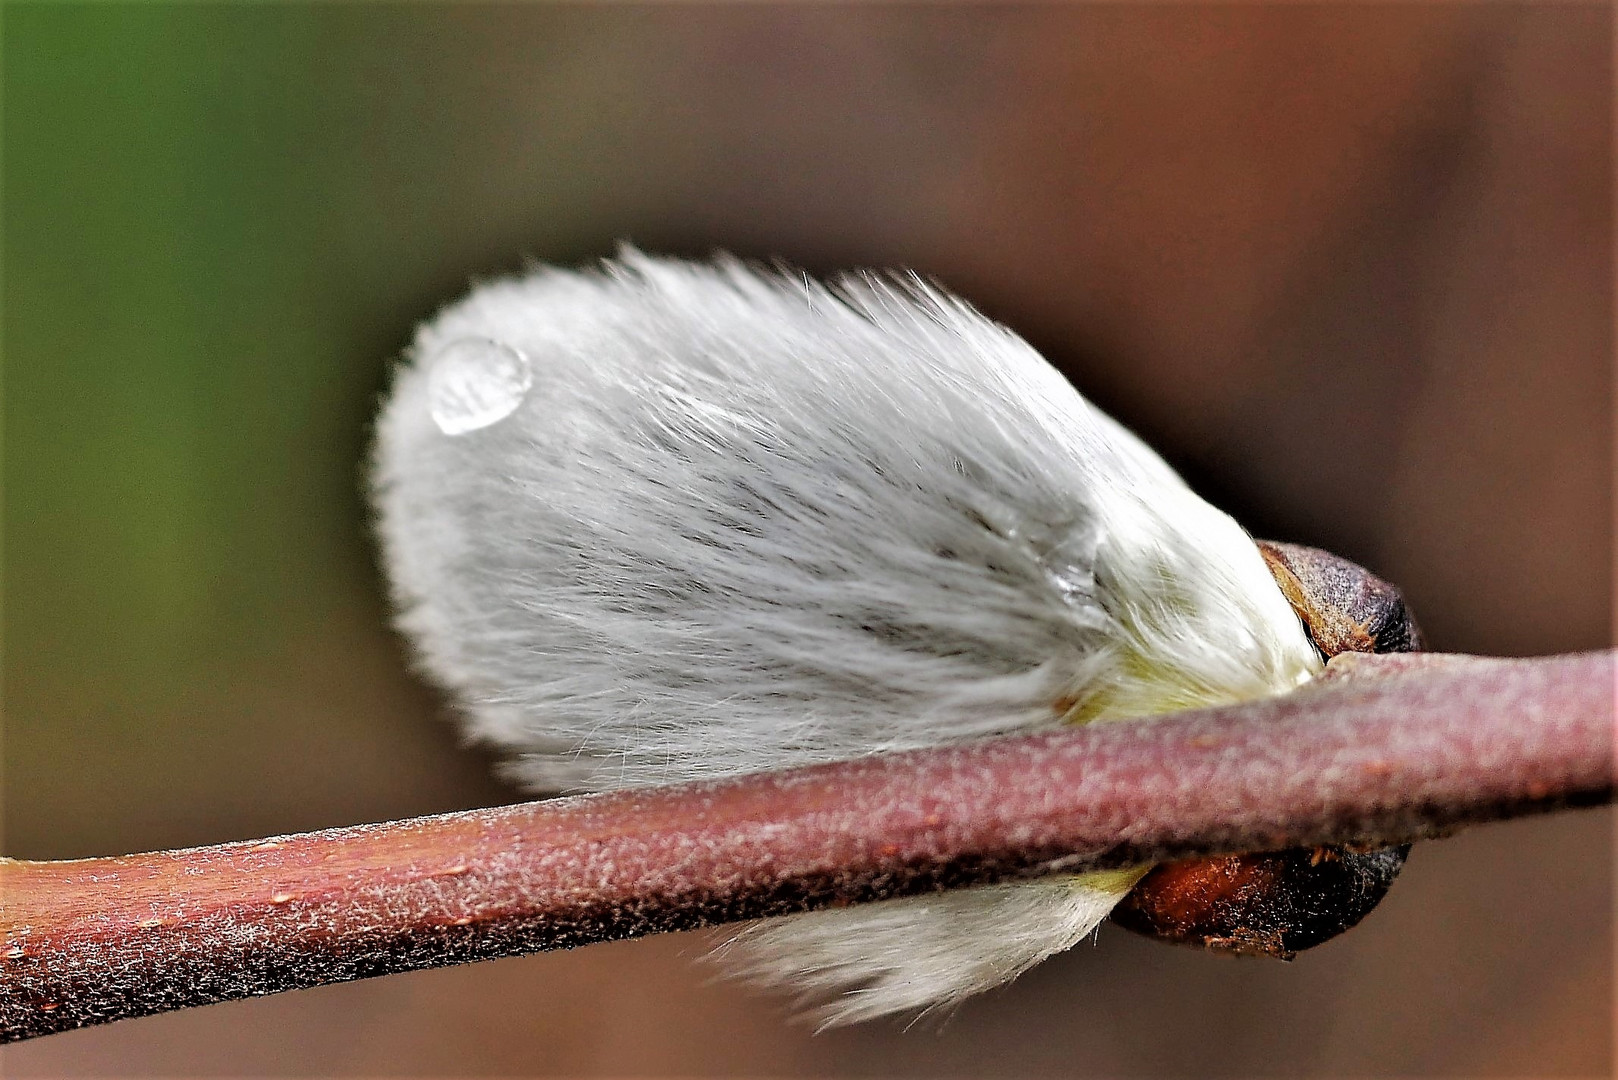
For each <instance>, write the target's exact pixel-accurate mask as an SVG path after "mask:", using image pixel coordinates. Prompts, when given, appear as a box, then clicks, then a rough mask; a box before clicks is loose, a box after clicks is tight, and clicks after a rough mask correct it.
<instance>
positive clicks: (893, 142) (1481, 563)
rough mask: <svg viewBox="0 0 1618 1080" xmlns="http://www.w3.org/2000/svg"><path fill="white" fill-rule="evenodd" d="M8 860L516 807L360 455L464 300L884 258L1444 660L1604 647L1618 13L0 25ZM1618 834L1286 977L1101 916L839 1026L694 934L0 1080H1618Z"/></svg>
mask: <svg viewBox="0 0 1618 1080" xmlns="http://www.w3.org/2000/svg"><path fill="white" fill-rule="evenodd" d="M0 18H3V34H4V46H3V57H0V59H3V64H4V84H3V92H4V114H3V123H4V128H3V145H0V150H3V157H4V234H3V250H0V255H3V271H4V320H3V346H4V356H5V368H4V522H3V524H4V545H5V546H4V586H5V591H4V632H5V655H4V671H3V675H4V695H5V699H4V706H5V715H4V719H5V726H4V759H3V765H4V804H3V811H4V822H3V824H4V853H5V854H7V855H11V856H17V857H25V858H46V857H51V858H58V857H72V856H81V855H92V854H110V853H116V852H121V851H128V850H136V849H149V848H155V847H167V846H176V845H188V844H201V843H209V842H214V841H220V840H227V839H240V838H247V837H253V836H260V835H266V834H270V833H276V832H286V831H294V830H302V829H309V828H316V827H321V826H327V825H337V824H347V823H353V822H359V821H372V820H380V819H384V818H390V817H398V816H403V815H408V814H416V813H424V812H430V811H437V810H445V809H452V808H457V807H467V806H477V805H487V804H490V803H494V802H500V801H509V800H512V799H516V798H519V797H521V793H520V792H517V791H515V790H512V789H509V788H507V787H504V786H502V785H501V784H500V783H498V782H497V781H496V780H495V779H493V778H491V775H490V772H489V766H490V764H491V762H490V760H489V759H488V758H487V757H486V756H484V755H483V754H481V753H479V752H477V751H468V750H464V749H461V748H459V747H458V745H457V740H456V736H455V734H454V732H453V730H452V729H451V727H450V725H449V724H447V723H446V722H445V717H444V710H443V707H442V703H441V702H440V700H439V699H438V698H437V696H436V695H435V694H434V693H433V692H432V691H430V690H429V689H427V688H425V687H423V686H421V685H419V684H418V683H417V682H416V681H415V680H414V679H412V678H411V676H410V674H409V671H408V658H407V655H406V653H405V650H404V649H403V647H402V645H401V642H400V641H398V640H397V639H396V638H395V637H394V636H393V635H392V634H391V633H390V632H389V630H388V628H387V620H388V615H387V611H386V609H385V605H384V604H383V602H382V599H381V589H380V585H379V582H378V578H377V574H376V570H375V566H374V555H373V551H372V548H371V545H370V540H369V535H368V530H367V524H366V509H365V505H364V499H363V492H362V488H363V478H364V459H365V455H366V452H367V443H368V438H369V436H368V425H369V423H370V416H371V414H372V412H373V410H374V407H375V403H376V400H377V395H378V394H379V393H380V391H381V389H382V387H383V386H384V385H385V382H386V377H387V371H388V368H389V365H390V363H391V362H392V359H393V358H394V357H395V356H396V355H397V354H398V352H399V350H400V349H401V348H402V347H403V345H404V344H405V342H406V341H408V339H409V335H410V333H411V331H412V328H413V326H414V324H415V323H416V322H418V321H419V320H421V319H422V318H424V317H426V316H428V315H429V314H431V313H432V311H433V310H434V309H435V308H436V307H437V306H438V305H440V304H443V303H445V302H447V301H449V300H451V299H454V298H455V297H456V296H457V295H458V294H460V293H461V292H463V291H464V290H465V289H466V287H467V286H468V284H469V282H471V281H472V280H474V279H476V278H478V277H483V276H488V275H491V274H495V273H502V272H510V271H514V270H518V269H520V268H521V267H522V265H523V264H524V262H525V261H526V260H531V259H538V260H546V261H564V262H574V261H578V260H581V259H586V258H592V257H596V256H599V255H603V254H607V253H609V252H610V251H611V250H612V248H613V246H614V244H615V243H616V241H618V240H619V239H633V240H634V241H635V242H637V243H639V244H640V245H641V246H643V247H645V248H647V249H648V250H656V251H668V252H674V253H683V254H693V255H699V254H703V253H705V252H708V251H710V250H712V249H714V248H727V249H730V250H734V251H738V252H740V253H743V254H746V255H750V256H758V257H781V258H785V259H788V260H790V261H792V262H795V263H798V264H800V265H804V266H807V267H809V268H810V269H813V270H830V269H835V268H838V267H843V266H850V265H905V266H913V267H915V268H917V269H920V270H922V271H924V272H926V273H930V274H933V275H936V276H938V277H939V278H940V279H942V280H943V281H944V282H945V283H947V284H949V285H950V286H952V287H953V288H955V289H956V290H957V291H960V292H962V293H963V294H965V295H967V296H968V297H970V298H971V299H973V300H974V301H975V302H977V303H979V304H980V305H981V306H982V307H983V308H984V309H985V310H987V311H988V312H989V313H990V314H992V315H994V316H995V317H997V318H1000V319H1002V320H1003V321H1006V322H1008V323H1009V324H1011V325H1012V326H1013V327H1015V328H1017V329H1018V330H1019V331H1020V332H1022V333H1024V334H1025V336H1027V337H1029V338H1030V340H1032V341H1033V342H1034V343H1035V344H1036V345H1037V346H1039V347H1040V348H1041V349H1042V350H1043V351H1044V352H1045V353H1046V355H1047V356H1049V357H1050V358H1051V359H1052V360H1053V362H1056V363H1057V364H1059V365H1060V366H1061V367H1063V369H1064V370H1065V371H1067V372H1068V373H1069V375H1070V376H1071V377H1072V378H1073V379H1074V381H1075V383H1076V384H1077V385H1078V386H1079V387H1080V388H1081V389H1082V390H1084V391H1085V392H1086V393H1087V394H1089V395H1090V396H1091V397H1093V398H1094V399H1096V400H1097V401H1098V402H1099V403H1100V404H1102V405H1103V406H1104V407H1106V408H1107V409H1109V410H1110V411H1112V412H1113V413H1114V414H1115V415H1117V416H1119V417H1120V418H1121V419H1123V420H1124V421H1125V422H1126V423H1128V424H1130V425H1131V426H1133V427H1135V428H1136V429H1137V430H1139V431H1140V432H1141V433H1142V434H1143V435H1145V436H1147V437H1148V438H1149V439H1150V440H1151V441H1152V442H1154V444H1156V445H1157V446H1159V448H1160V449H1162V450H1163V451H1164V452H1165V454H1166V455H1167V456H1168V457H1169V458H1170V459H1171V460H1172V461H1173V462H1174V463H1175V464H1176V465H1177V466H1178V467H1180V468H1181V469H1182V470H1183V471H1184V472H1185V473H1186V474H1187V476H1188V477H1189V478H1190V479H1191V480H1192V481H1193V482H1194V483H1195V485H1196V486H1198V487H1199V489H1201V490H1202V491H1203V492H1204V493H1205V494H1207V495H1208V496H1209V497H1210V498H1211V499H1213V500H1214V501H1215V502H1217V503H1219V504H1220V505H1222V506H1224V507H1225V508H1227V509H1229V510H1231V511H1232V512H1234V513H1235V514H1236V515H1237V516H1238V517H1239V518H1240V519H1241V520H1243V521H1244V522H1245V523H1246V524H1248V525H1249V527H1250V528H1252V529H1253V531H1254V532H1255V533H1258V534H1260V535H1268V536H1272V537H1275V538H1278V539H1290V540H1300V541H1304V542H1308V543H1315V544H1319V545H1321V546H1325V547H1330V548H1333V549H1334V550H1338V551H1340V552H1341V553H1342V554H1345V555H1348V556H1350V557H1353V558H1357V559H1359V560H1361V561H1363V562H1365V563H1366V564H1367V565H1369V566H1371V567H1373V568H1374V569H1376V570H1377V571H1379V572H1381V573H1383V574H1384V575H1386V576H1387V577H1389V578H1391V579H1392V580H1394V581H1396V582H1399V583H1400V584H1401V585H1403V586H1404V587H1405V589H1406V591H1407V593H1408V594H1409V595H1410V596H1411V598H1412V600H1413V602H1414V604H1415V606H1416V610H1417V612H1418V614H1419V615H1420V616H1421V618H1422V620H1423V622H1424V624H1425V625H1426V627H1427V629H1428V631H1429V636H1430V637H1431V638H1432V639H1433V641H1434V644H1435V646H1436V647H1438V648H1443V649H1451V650H1466V651H1478V652H1494V653H1506V654H1526V653H1539V652H1552V651H1561V650H1570V649H1580V648H1593V647H1598V646H1601V645H1604V644H1606V643H1607V642H1608V641H1609V640H1610V635H1611V614H1612V577H1611V566H1612V525H1613V499H1612V468H1613V465H1612V463H1613V445H1612V410H1613V404H1614V398H1613V375H1612V358H1613V357H1612V352H1613V350H1612V338H1613V310H1612V299H1611V298H1612V289H1613V273H1612V268H1613V263H1612V255H1613V251H1612V236H1613V221H1612V216H1611V209H1610V202H1611V189H1612V180H1613V175H1612V136H1611V123H1612V104H1613V102H1612V74H1613V73H1612V49H1611V40H1612V38H1611V32H1612V18H1611V15H1610V13H1609V10H1608V8H1607V7H1606V6H1604V5H1595V4H1592V5H1582V4H1556V5H1512V4H1488V5H1481V4H1480V5H1467V4H1459V5H1437V6H1427V5H1418V6H1402V5H1398V4H1386V5H1359V4H1340V5H1323V6H1315V5H1311V6H1292V5H1284V6H1260V5H1236V6H1224V5H1221V6H1208V7H1202V6H1194V5H1176V6H1167V7H1159V6H1155V5H1121V6H1042V7H1011V8H990V7H978V6H972V5H949V6H871V7H862V6H842V5H829V6H819V5H806V6H791V5H768V4H767V5H741V6H697V5H668V6H648V7H638V6H621V5H613V6H594V5H580V6H565V5H549V4H531V5H524V4H500V5H478V4H431V3H410V4H399V5H388V4H364V3H355V4H346V3H345V4H309V5H301V4H195V3H186V4H172V5H171V4H160V3H141V4H134V3H123V4H120V3H91V4H68V3H15V2H8V3H5V5H4V7H3V11H0ZM1612 865H1613V859H1612V831H1611V817H1610V814H1609V813H1608V812H1606V811H1600V812H1586V813H1581V814H1575V815H1566V816H1562V817H1557V818H1553V819H1545V820H1539V821H1529V822H1520V823H1515V824H1511V825H1505V826H1498V827H1492V828H1489V829H1484V830H1480V831H1477V832H1473V833H1469V834H1466V835H1463V836H1461V837H1459V838H1457V839H1453V840H1449V841H1444V842H1440V843H1433V844H1428V845H1423V846H1422V847H1421V848H1419V849H1418V850H1417V852H1416V853H1415V855H1414V856H1413V858H1412V860H1411V864H1410V866H1409V869H1408V870H1407V871H1406V873H1405V876H1404V878H1403V879H1402V880H1401V882H1400V884H1399V886H1398V887H1397V888H1396V889H1395V890H1394V892H1393V894H1392V895H1391V897H1390V899H1389V900H1388V902H1387V903H1385V904H1384V905H1383V907H1382V908H1381V909H1380V910H1379V911H1378V912H1377V913H1376V914H1375V915H1373V916H1372V917H1371V918H1370V920H1369V921H1368V922H1367V923H1366V924H1365V925H1364V926H1362V927H1361V928H1360V929H1358V930H1356V931H1354V932H1353V933H1351V934H1349V935H1347V936H1346V937H1345V938H1343V939H1341V940H1339V941H1337V942H1334V943H1332V944H1331V945H1328V946H1326V947H1324V948H1322V949H1320V950H1319V951H1317V952H1315V953H1311V954H1306V955H1305V956H1304V957H1302V958H1301V959H1300V960H1298V961H1297V962H1296V963H1295V964H1292V965H1289V966H1287V965H1275V964H1268V963H1259V962H1233V961H1230V960H1226V959H1221V958H1215V957H1209V956H1203V955H1200V954H1195V953H1190V952H1181V951H1178V950H1174V949H1171V948H1167V947H1160V946H1156V945H1152V944H1150V943H1146V942H1142V941H1138V940H1135V939H1133V938H1130V937H1129V936H1128V935H1125V934H1123V933H1121V932H1118V931H1114V930H1107V929H1104V930H1103V932H1102V933H1101V935H1100V940H1099V946H1098V947H1096V948H1091V947H1090V946H1088V945H1086V946H1082V947H1080V948H1078V949H1076V950H1074V951H1073V953H1072V954H1070V955H1067V956H1064V957H1060V958H1057V959H1056V960H1053V961H1051V962H1049V963H1047V964H1045V965H1043V966H1042V967H1041V968H1040V969H1038V970H1036V971H1035V972H1033V973H1031V974H1030V975H1029V976H1026V977H1025V978H1023V979H1022V980H1019V981H1018V982H1017V983H1016V984H1015V985H1013V986H1012V987H1010V988H1008V989H1006V990H1003V991H998V992H996V993H994V994H991V995H988V996H987V997H985V998H983V999H980V1000H978V1001H974V1002H972V1003H969V1004H968V1005H967V1006H965V1007H964V1008H963V1009H961V1010H960V1012H959V1013H958V1014H957V1015H956V1016H955V1017H954V1018H953V1020H952V1021H951V1022H950V1023H949V1024H948V1025H947V1026H946V1027H945V1028H944V1029H943V1031H942V1032H941V1033H935V1032H932V1031H927V1032H911V1033H909V1034H904V1033H902V1032H900V1031H899V1030H897V1028H896V1027H890V1026H882V1025H876V1026H869V1027H866V1028H861V1029H856V1030H851V1031H844V1032H838V1033H834V1034H831V1035H828V1036H822V1037H819V1038H811V1037H810V1036H809V1035H808V1034H807V1032H806V1031H805V1030H804V1029H802V1028H801V1027H788V1026H786V1025H784V1024H783V1023H782V1010H781V1007H780V1004H779V1003H778V1002H774V1001H771V1000H768V999H758V998H754V997H751V996H749V995H748V994H746V993H745V992H743V991H742V990H740V989H738V988H736V987H734V986H731V985H728V984H723V983H715V982H714V981H713V980H712V972H711V971H709V970H704V969H702V968H699V967H696V966H693V965H692V964H691V963H689V959H690V957H692V956H695V955H699V954H700V953H701V951H702V949H703V947H704V940H703V939H702V938H701V937H700V936H697V935H674V936H670V937H666V938H662V939H656V940H650V941H645V942H627V943H619V944H615V945H610V946H604V947H597V948H592V949H587V950H583V951H580V952H577V953H571V954H555V955H546V956H538V957H530V958H524V959H518V960H509V961H500V962H497V963H492V964H483V965H476V966H473V967H469V968H464V969H455V970H447V971H440V972H424V973H419V974H414V975H408V976H400V977H395V978H390V979H384V980H374V981H371V982H367V983H359V984H353V985H349V986H343V987H333V988H327V989H322V990H317V991H309V992H304V993H299V994H293V995H286V996H283V997H279V998H272V999H266V1000H263V1001H257V1002H246V1003H239V1004H232V1005H225V1006H217V1007H213V1008H208V1009H203V1010H196V1011H193V1012H189V1013H182V1014H176V1015H172V1016H166V1017H157V1018H151V1019H146V1020H139V1021H132V1022H128V1023H124V1024H119V1025H114V1026H112V1027H108V1028H104V1029H96V1030H90V1031H85V1032H79V1033H73V1034H68V1035H64V1036H58V1037H54V1038H51V1039H47V1040H44V1041H41V1042H38V1043H33V1044H28V1045H25V1046H22V1047H17V1048H12V1049H9V1050H7V1051H5V1052H4V1054H3V1055H0V1065H3V1067H4V1069H5V1071H6V1073H7V1074H8V1075H17V1076H31V1075H58V1074H80V1075H95V1074H135V1075H142V1074H153V1073H164V1074H170V1073H193V1074H194V1073H203V1074H260V1075H262V1074H289V1075H311V1074H324V1073H341V1074H400V1075H405V1074H467V1075H473V1074H528V1073H539V1074H547V1073H566V1074H573V1075H586V1074H598V1073H599V1074H606V1073H611V1074H634V1075H676V1074H678V1075H696V1074H710V1073H722V1074H741V1073H748V1074H768V1075H822V1074H827V1073H846V1074H935V1073H976V1074H1040V1075H1058V1074H1060V1075H1100V1074H1107V1075H1207V1074H1232V1073H1242V1074H1255V1073H1257V1074H1265V1075H1278V1074H1284V1075H1297V1074H1319V1075H1343V1074H1359V1075H1363V1074H1381V1075H1471V1076H1476V1075H1520V1076H1528V1075H1533V1076H1550V1075H1559V1076H1560V1075H1567V1076H1579V1075H1598V1074H1606V1073H1608V1072H1609V1071H1610V1069H1611V1064H1612V1056H1611V1055H1612V1035H1613V1026H1612V1020H1613V986H1612V974H1611V972H1612V961H1613V939H1612V927H1611V922H1612Z"/></svg>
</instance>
